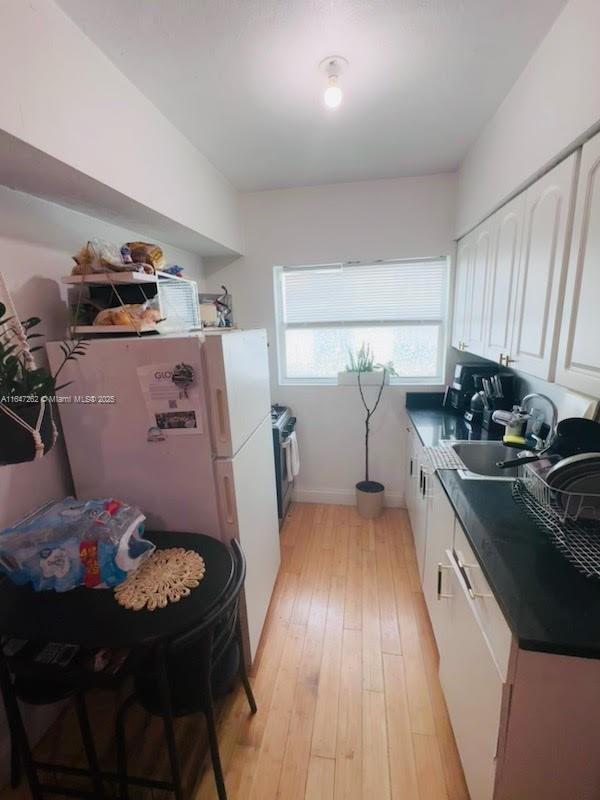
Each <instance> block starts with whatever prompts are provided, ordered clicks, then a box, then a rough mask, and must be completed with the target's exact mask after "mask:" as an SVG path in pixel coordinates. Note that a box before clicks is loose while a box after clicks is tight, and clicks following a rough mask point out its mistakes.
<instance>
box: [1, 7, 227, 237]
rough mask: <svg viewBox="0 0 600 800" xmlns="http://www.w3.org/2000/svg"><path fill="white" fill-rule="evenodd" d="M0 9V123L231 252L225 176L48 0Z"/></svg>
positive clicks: (4, 128) (151, 43)
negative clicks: (0, 100) (229, 249)
mask: <svg viewBox="0 0 600 800" xmlns="http://www.w3.org/2000/svg"><path fill="white" fill-rule="evenodd" d="M0 14H1V19H0V97H1V98H2V102H1V103H0V129H2V130H4V131H7V132H8V133H9V134H11V135H12V136H15V137H17V138H19V139H22V140H24V141H25V142H27V143H28V144H30V145H33V146H34V147H36V148H38V149H39V150H41V151H42V152H44V153H48V154H49V155H51V156H53V157H54V158H56V159H58V160H59V161H61V162H64V163H65V164H68V165H69V166H71V167H74V168H75V169H77V170H79V171H80V172H83V173H84V174H86V175H89V176H90V177H92V178H94V179H95V180H97V181H100V182H101V183H103V184H105V185H107V186H110V187H112V188H114V189H116V190H117V191H119V192H121V193H122V194H124V195H126V196H127V197H131V198H133V199H134V200H136V201H138V202H139V203H142V204H143V205H145V206H147V207H149V208H150V209H153V210H154V211H158V212H160V213H161V214H164V215H165V216H167V217H169V218H170V219H172V220H174V221H176V222H178V223H181V224H182V225H184V226H186V227H188V228H191V229H192V230H193V231H197V232H198V233H200V234H202V235H203V236H206V237H208V238H210V239H213V240H215V241H216V242H219V243H220V244H223V245H225V246H227V247H229V248H231V249H232V250H235V251H237V252H239V251H240V250H241V246H240V230H239V218H238V208H237V192H236V191H235V190H234V188H233V187H232V186H231V184H230V183H229V182H228V181H227V180H226V179H225V177H224V176H223V175H221V173H220V172H218V170H217V169H216V168H215V167H214V166H213V165H212V164H211V163H210V162H209V161H208V160H207V159H206V158H205V157H204V156H203V155H202V153H200V152H199V151H198V150H197V149H196V148H195V147H194V146H193V145H192V144H191V142H190V141H189V140H188V139H186V138H185V137H184V136H183V135H182V134H181V133H180V132H179V131H178V130H177V129H176V128H175V127H174V126H173V125H172V124H171V123H170V122H169V120H168V119H167V118H166V117H164V116H163V115H162V114H161V113H160V112H159V111H158V109H157V108H156V107H155V106H153V105H152V103H150V101H149V100H147V99H146V97H145V96H144V95H143V94H142V93H141V92H140V91H138V90H137V89H136V88H135V86H134V85H133V84H132V83H131V82H130V81H129V80H127V78H125V76H124V75H123V74H122V73H121V72H119V70H118V69H117V68H116V67H115V66H114V64H113V63H112V62H111V61H110V60H109V59H108V58H107V57H106V56H105V55H104V54H103V53H102V52H101V51H100V50H99V49H98V48H97V47H96V45H94V44H93V43H92V41H91V40H90V39H88V38H87V37H86V36H85V35H84V34H83V33H82V31H81V30H80V29H79V28H78V27H77V26H76V25H75V23H74V22H72V20H71V19H70V18H69V17H68V16H67V15H66V14H65V13H64V12H63V11H62V10H61V9H60V8H59V7H58V6H57V5H56V4H55V3H54V2H53V0H28V2H23V0H1V3H0ZM162 46H168V44H166V43H164V42H162V43H161V42H149V43H148V54H149V57H151V54H152V49H153V48H156V47H162Z"/></svg>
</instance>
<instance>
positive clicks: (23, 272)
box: [0, 187, 203, 786]
mask: <svg viewBox="0 0 600 800" xmlns="http://www.w3.org/2000/svg"><path fill="white" fill-rule="evenodd" d="M93 236H97V237H100V238H105V239H109V240H112V241H114V242H115V243H117V244H119V245H120V244H123V243H124V242H126V241H131V240H132V239H134V240H135V239H139V235H138V234H137V233H135V232H133V231H128V230H125V229H123V228H119V227H117V226H115V225H109V224H107V223H104V222H100V221H99V220H96V219H93V218H92V217H88V216H85V215H84V214H78V213H76V212H74V211H69V210H67V209H65V208H62V207H61V206H57V205H54V204H52V203H46V202H44V201H43V200H38V199H37V198H33V197H30V196H29V195H25V194H21V193H19V192H13V191H11V190H10V189H7V188H6V187H0V272H2V275H3V277H4V279H5V281H6V283H7V285H8V289H9V291H10V292H11V296H12V299H13V301H14V304H15V307H16V309H17V312H18V313H19V316H20V317H22V318H25V317H30V316H34V315H35V316H39V317H41V319H42V324H41V325H40V327H39V330H40V332H43V333H44V334H45V335H46V337H47V338H48V339H50V340H51V339H62V338H63V337H64V336H65V331H66V307H65V305H64V303H63V302H62V301H61V287H60V285H59V283H58V280H59V279H60V277H61V276H62V275H66V274H68V273H69V272H70V271H71V267H72V265H73V262H72V261H71V255H73V253H75V252H77V251H78V250H79V248H80V247H81V245H82V244H84V243H85V242H86V241H87V240H88V239H89V238H91V237H93ZM163 249H164V252H165V255H166V256H167V258H168V260H169V261H170V262H171V263H173V262H175V263H178V264H180V266H183V267H184V268H185V274H186V276H187V277H189V278H192V279H194V280H199V281H200V282H202V281H203V276H202V262H201V260H200V259H199V257H198V256H194V255H191V254H189V253H186V252H183V251H180V250H176V249H175V248H172V247H169V246H167V245H163ZM38 355H40V354H38ZM92 457H93V456H92ZM70 492H72V485H71V477H70V474H69V468H68V464H67V460H66V456H65V452H64V449H63V446H62V442H61V441H60V440H59V441H58V442H57V444H56V446H55V447H54V449H53V450H52V451H51V452H50V453H48V455H47V456H45V457H44V458H43V459H41V460H40V461H36V462H31V463H28V464H18V465H15V466H7V467H0V529H2V528H4V527H6V526H8V525H11V524H12V523H14V522H16V521H17V520H18V519H19V518H20V517H21V516H22V515H23V514H25V513H27V512H28V511H30V510H32V509H33V508H36V507H38V506H40V505H42V504H43V503H45V502H47V501H48V500H52V499H53V498H61V497H65V496H66V495H67V494H69V493H70ZM2 713H3V712H2V711H0V786H1V785H2V784H3V782H4V780H5V779H6V776H7V770H8V750H7V748H8V740H7V734H6V728H5V723H4V719H3V717H2ZM51 714H52V710H50V712H48V711H43V710H41V711H40V710H37V711H35V712H33V713H31V714H29V715H28V722H29V730H30V732H31V735H32V736H33V737H34V738H35V736H36V733H37V734H39V733H41V732H42V731H43V730H44V727H45V725H46V724H47V722H48V721H49V719H51Z"/></svg>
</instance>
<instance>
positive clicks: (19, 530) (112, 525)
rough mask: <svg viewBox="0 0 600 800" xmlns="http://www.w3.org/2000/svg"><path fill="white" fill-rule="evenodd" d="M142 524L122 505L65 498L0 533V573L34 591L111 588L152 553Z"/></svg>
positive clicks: (140, 517) (138, 513)
mask: <svg viewBox="0 0 600 800" xmlns="http://www.w3.org/2000/svg"><path fill="white" fill-rule="evenodd" d="M144 519H145V517H144V515H143V514H142V513H141V511H140V510H139V508H136V507H135V506H130V505H128V504H127V503H124V502H123V501H122V500H115V499H112V498H109V499H104V500H75V498H73V497H67V498H66V499H65V500H61V501H60V502H57V503H52V504H50V505H49V506H46V507H45V508H43V509H42V510H41V511H40V512H38V513H36V514H35V515H33V516H32V517H29V518H27V519H26V520H25V521H24V522H22V523H20V524H19V525H16V526H15V527H14V528H7V529H6V530H4V531H2V532H0V570H1V571H2V572H4V573H6V575H8V577H9V578H10V579H11V580H12V581H13V582H14V583H17V584H26V583H31V584H32V585H33V588H34V589H35V590H36V591H44V590H48V589H55V590H56V591H58V592H65V591H69V590H70V589H74V588H75V587H76V586H88V587H110V586H116V585H117V584H119V583H122V582H123V581H124V580H125V578H126V577H127V574H128V573H129V572H132V571H133V570H135V569H137V568H138V566H139V565H140V564H141V563H142V561H144V560H145V559H146V558H147V557H148V556H149V555H150V553H152V552H153V551H154V549H155V547H154V545H153V544H152V542H149V541H147V540H145V539H143V538H142V534H143V532H144V524H143V523H144Z"/></svg>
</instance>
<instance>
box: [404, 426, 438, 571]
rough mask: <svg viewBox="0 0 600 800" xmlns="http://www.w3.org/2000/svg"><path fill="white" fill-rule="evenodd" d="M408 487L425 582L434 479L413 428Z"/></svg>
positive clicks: (409, 452)
mask: <svg viewBox="0 0 600 800" xmlns="http://www.w3.org/2000/svg"><path fill="white" fill-rule="evenodd" d="M408 473H409V477H408V485H407V487H406V489H405V494H406V507H407V509H408V516H409V517H410V525H411V528H412V533H413V539H414V542H415V550H416V553H417V562H418V565H419V575H420V577H421V580H423V567H424V565H425V542H426V539H427V487H428V482H429V481H431V480H432V479H433V477H434V476H433V475H432V474H431V470H430V467H429V463H428V460H427V458H426V457H425V454H424V451H423V446H422V444H421V442H420V440H419V438H418V436H417V434H416V433H415V432H414V431H413V429H412V428H409V429H408Z"/></svg>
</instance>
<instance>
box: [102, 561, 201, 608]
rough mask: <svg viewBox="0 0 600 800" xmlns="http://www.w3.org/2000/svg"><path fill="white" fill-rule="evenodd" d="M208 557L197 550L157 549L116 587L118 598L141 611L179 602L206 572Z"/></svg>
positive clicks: (127, 605)
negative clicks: (206, 558)
mask: <svg viewBox="0 0 600 800" xmlns="http://www.w3.org/2000/svg"><path fill="white" fill-rule="evenodd" d="M205 569H206V567H205V565H204V559H203V558H202V556H200V555H198V553H196V552H194V551H193V550H184V548H183V547H172V548H170V549H168V550H155V551H154V553H152V555H151V556H149V557H148V558H147V559H146V561H144V563H143V564H142V565H141V567H139V569H137V570H136V571H135V572H134V573H133V574H131V575H130V576H129V577H128V578H126V579H125V580H124V581H123V583H121V584H119V586H117V587H115V597H116V599H117V602H118V603H119V604H120V605H122V606H125V608H130V609H131V610H132V611H140V610H141V609H143V608H147V609H148V611H154V610H155V609H157V608H164V607H165V606H166V605H167V604H168V603H178V602H179V601H180V600H181V598H182V597H187V596H188V595H189V594H190V591H191V590H192V589H194V588H195V587H196V586H198V584H199V583H200V581H201V580H202V578H203V577H204V572H205Z"/></svg>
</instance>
